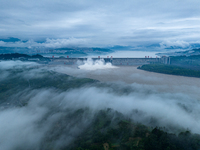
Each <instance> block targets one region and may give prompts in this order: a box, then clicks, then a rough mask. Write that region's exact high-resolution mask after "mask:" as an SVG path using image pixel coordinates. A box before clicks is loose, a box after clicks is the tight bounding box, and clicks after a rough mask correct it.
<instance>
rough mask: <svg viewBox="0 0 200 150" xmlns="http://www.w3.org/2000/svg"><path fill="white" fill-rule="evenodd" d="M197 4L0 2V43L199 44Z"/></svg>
mask: <svg viewBox="0 0 200 150" xmlns="http://www.w3.org/2000/svg"><path fill="white" fill-rule="evenodd" d="M199 4H200V2H199V1H196V0H192V1H191V0H190V1H189V0H183V1H180V0H163V1H157V0H152V1H148V0H141V1H136V0H134V1H128V0H125V1H119V0H115V1H114V0H110V1H106V0H103V1H91V0H87V1H86V0H78V1H72V0H68V1H60V0H59V1H55V0H48V1H47V0H43V1H39V0H36V1H33V2H31V1H25V0H23V1H15V0H10V1H6V0H1V6H0V19H1V21H0V35H1V36H0V38H6V37H18V38H20V39H22V40H24V39H26V40H29V39H34V40H35V41H36V40H41V39H43V40H45V39H46V38H50V39H57V40H59V39H68V38H74V39H81V40H84V41H85V42H84V43H83V44H82V45H85V46H105V45H132V46H136V45H141V43H142V44H143V45H146V44H147V45H148V44H149V43H162V42H166V41H170V42H171V43H176V42H177V41H183V42H189V43H191V42H193V43H199V32H200V28H199V24H200V11H199V7H198V6H199ZM123 37H130V38H129V39H127V38H123ZM121 39H123V40H121Z"/></svg>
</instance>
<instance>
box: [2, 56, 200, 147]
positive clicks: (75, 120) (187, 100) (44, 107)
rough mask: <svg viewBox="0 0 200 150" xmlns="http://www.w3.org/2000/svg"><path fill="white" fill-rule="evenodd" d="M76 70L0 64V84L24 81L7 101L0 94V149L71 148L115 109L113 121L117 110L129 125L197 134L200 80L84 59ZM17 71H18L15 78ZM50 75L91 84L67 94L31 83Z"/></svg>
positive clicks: (70, 90) (52, 87) (57, 89)
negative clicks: (103, 114)
mask: <svg viewBox="0 0 200 150" xmlns="http://www.w3.org/2000/svg"><path fill="white" fill-rule="evenodd" d="M30 66H31V67H30ZM34 66H37V67H34ZM78 67H79V68H80V69H78V68H77V67H73V66H64V65H63V66H42V65H39V64H37V63H27V62H21V61H1V62H0V70H1V74H3V77H2V76H1V78H3V80H0V83H1V85H2V84H3V83H4V82H5V81H9V80H10V79H11V78H14V79H17V78H20V80H23V81H27V84H24V86H22V83H23V82H22V81H20V82H19V83H21V85H19V86H17V87H13V88H10V89H9V90H7V91H2V93H9V92H10V91H11V90H15V91H12V92H11V93H10V94H9V95H8V94H7V95H8V96H7V97H6V98H5V97H3V96H2V95H0V96H1V103H0V122H1V124H0V149H6V150H13V149H34V150H35V149H45V148H49V149H50V148H62V147H63V146H67V145H70V144H71V143H73V141H74V140H75V139H76V137H78V136H79V135H81V133H83V132H84V130H85V129H87V128H88V127H89V126H90V124H91V122H92V121H94V119H95V116H96V115H97V114H98V112H99V111H100V110H106V109H108V108H110V109H112V110H113V112H112V113H111V114H112V115H111V117H112V118H113V120H114V118H115V117H116V114H115V111H117V112H119V113H121V114H122V115H124V116H125V117H126V118H129V119H131V120H132V121H133V122H138V123H142V124H144V125H148V126H152V127H155V126H159V127H165V128H166V130H167V131H168V132H173V133H177V132H179V131H184V130H187V129H189V130H190V131H191V132H193V133H198V134H200V127H199V124H200V116H199V113H200V102H199V90H200V86H199V85H200V84H199V82H200V81H199V79H197V78H188V77H177V76H170V75H162V74H156V73H147V72H145V71H141V70H137V69H136V67H115V66H112V65H111V64H106V63H104V62H102V61H101V60H100V61H99V62H92V60H88V61H86V62H84V63H83V64H80V65H79V66H78ZM27 68H28V69H27ZM88 68H91V69H88ZM15 70H19V71H18V72H17V73H16V72H15V73H14V74H13V71H15ZM48 72H49V73H50V74H53V76H52V80H54V78H61V77H62V78H61V81H63V83H64V84H68V82H64V79H65V78H63V76H62V75H61V76H59V74H57V73H56V72H59V73H62V74H63V75H65V74H68V75H72V76H74V77H76V78H77V80H78V81H79V79H82V78H91V79H95V82H92V83H89V84H83V85H80V86H77V87H75V86H74V87H73V88H68V89H62V88H55V87H56V84H59V85H61V82H55V83H54V84H55V85H53V86H42V87H41V86H37V85H35V86H33V85H34V84H31V81H42V80H45V79H46V78H47V75H49V74H48ZM54 73H55V74H54ZM76 78H75V79H76ZM36 79H37V80H36ZM75 79H74V78H73V77H69V78H67V80H68V81H72V82H70V83H69V84H72V83H73V81H74V80H75ZM65 80H66V79H65ZM96 80H99V82H98V81H96ZM56 81H57V80H56ZM16 82H17V81H16ZM28 82H30V84H28ZM8 83H9V82H8ZM38 84H40V83H38ZM58 87H59V86H58ZM1 90H3V89H1ZM2 93H1V94H2ZM2 101H5V102H4V103H3V102H2ZM16 102H19V103H16ZM77 111H82V113H80V114H79V113H78V114H77ZM113 122H114V121H113ZM44 143H46V144H44Z"/></svg>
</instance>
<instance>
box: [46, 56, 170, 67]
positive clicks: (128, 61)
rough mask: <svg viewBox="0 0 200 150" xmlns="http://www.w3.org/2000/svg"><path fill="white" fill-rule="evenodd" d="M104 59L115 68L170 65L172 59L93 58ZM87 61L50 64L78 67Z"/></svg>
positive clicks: (61, 61) (56, 59)
mask: <svg viewBox="0 0 200 150" xmlns="http://www.w3.org/2000/svg"><path fill="white" fill-rule="evenodd" d="M100 59H103V60H104V61H105V63H107V62H110V63H111V64H112V65H115V66H136V65H144V64H151V63H163V64H170V57H162V58H92V60H93V61H97V60H100ZM83 61H87V58H52V59H51V62H50V63H49V64H54V65H61V64H63V65H76V64H79V63H83Z"/></svg>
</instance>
